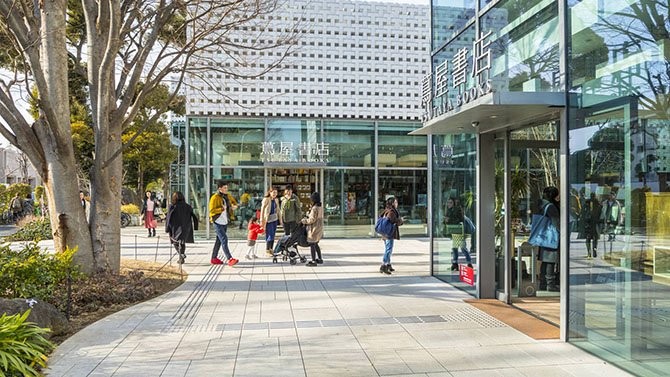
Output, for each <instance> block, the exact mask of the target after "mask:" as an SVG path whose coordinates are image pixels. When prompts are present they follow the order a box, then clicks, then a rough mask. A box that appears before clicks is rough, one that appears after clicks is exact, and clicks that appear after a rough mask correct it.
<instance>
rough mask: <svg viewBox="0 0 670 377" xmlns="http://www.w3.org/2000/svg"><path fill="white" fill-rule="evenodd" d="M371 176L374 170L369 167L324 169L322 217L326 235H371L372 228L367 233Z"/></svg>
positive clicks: (370, 218)
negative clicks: (326, 229) (323, 217)
mask: <svg viewBox="0 0 670 377" xmlns="http://www.w3.org/2000/svg"><path fill="white" fill-rule="evenodd" d="M374 176H375V172H374V170H371V169H365V170H364V169H327V170H325V171H324V188H325V190H326V191H325V195H324V196H323V205H324V216H325V220H326V224H327V225H326V226H327V227H328V229H329V230H328V234H329V235H330V236H338V234H339V236H340V237H343V236H345V235H346V236H348V237H351V236H356V237H370V236H373V235H374V231H372V233H371V230H372V229H373V228H372V224H373V220H374V207H373V205H374V190H375V187H374V184H373V182H374ZM343 226H345V227H343ZM338 230H342V231H341V232H339V231H338ZM345 233H346V234H345Z"/></svg>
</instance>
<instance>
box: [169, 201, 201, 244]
mask: <svg viewBox="0 0 670 377" xmlns="http://www.w3.org/2000/svg"><path fill="white" fill-rule="evenodd" d="M194 230H198V217H197V216H196V215H195V214H194V213H193V208H191V206H190V205H188V204H187V203H186V202H177V204H173V205H171V206H170V209H169V211H168V214H167V218H166V219H165V232H166V233H168V234H170V239H171V240H172V241H184V242H185V243H193V231H194Z"/></svg>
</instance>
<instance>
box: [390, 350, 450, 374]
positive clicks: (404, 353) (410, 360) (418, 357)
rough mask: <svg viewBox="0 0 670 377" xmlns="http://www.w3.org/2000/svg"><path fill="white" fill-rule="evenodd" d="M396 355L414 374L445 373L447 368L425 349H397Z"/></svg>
mask: <svg viewBox="0 0 670 377" xmlns="http://www.w3.org/2000/svg"><path fill="white" fill-rule="evenodd" d="M394 351H395V354H396V355H397V356H398V358H400V359H402V360H403V361H404V362H405V364H406V365H407V366H408V367H409V369H410V370H411V371H412V372H413V373H429V372H445V371H446V368H445V367H444V366H443V365H442V364H440V362H439V361H437V359H435V358H434V357H433V355H431V354H430V352H428V351H426V350H424V349H397V348H396V349H395V350H394Z"/></svg>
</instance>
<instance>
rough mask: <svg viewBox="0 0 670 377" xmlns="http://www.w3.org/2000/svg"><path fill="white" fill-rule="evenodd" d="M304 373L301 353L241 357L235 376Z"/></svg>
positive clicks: (302, 374)
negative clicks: (280, 355) (279, 355)
mask: <svg viewBox="0 0 670 377" xmlns="http://www.w3.org/2000/svg"><path fill="white" fill-rule="evenodd" d="M219 375H220V374H219ZM304 375H305V367H304V365H303V362H302V359H301V358H300V355H299V354H298V355H290V356H282V357H272V356H265V357H264V356H263V355H257V356H256V357H240V358H238V359H237V362H236V363H235V377H247V376H248V377H258V376H273V377H275V376H286V377H295V376H304Z"/></svg>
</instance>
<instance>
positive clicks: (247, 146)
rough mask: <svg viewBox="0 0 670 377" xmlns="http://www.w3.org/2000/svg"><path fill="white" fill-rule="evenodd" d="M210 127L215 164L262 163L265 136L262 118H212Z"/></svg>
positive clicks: (212, 155) (212, 160) (213, 163)
mask: <svg viewBox="0 0 670 377" xmlns="http://www.w3.org/2000/svg"><path fill="white" fill-rule="evenodd" d="M210 127H211V128H210V129H211V132H212V136H211V140H212V145H211V152H210V158H211V161H210V163H211V164H212V165H213V166H220V165H225V166H237V165H260V154H261V150H262V144H263V140H264V137H265V135H264V125H263V122H262V121H261V120H227V119H226V120H224V119H212V121H211V124H210Z"/></svg>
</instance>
